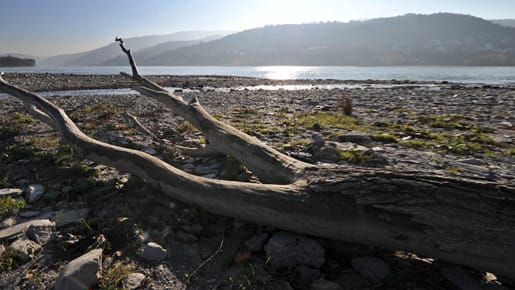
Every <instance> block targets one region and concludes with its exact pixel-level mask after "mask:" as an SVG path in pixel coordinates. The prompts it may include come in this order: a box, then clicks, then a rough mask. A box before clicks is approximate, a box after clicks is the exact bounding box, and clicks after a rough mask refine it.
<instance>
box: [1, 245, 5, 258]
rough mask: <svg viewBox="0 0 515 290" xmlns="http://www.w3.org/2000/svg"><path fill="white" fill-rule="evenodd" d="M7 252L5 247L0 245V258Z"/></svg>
mask: <svg viewBox="0 0 515 290" xmlns="http://www.w3.org/2000/svg"><path fill="white" fill-rule="evenodd" d="M4 252H5V247H4V245H2V244H0V256H1V255H2V254H3V253H4Z"/></svg>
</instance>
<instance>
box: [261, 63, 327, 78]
mask: <svg viewBox="0 0 515 290" xmlns="http://www.w3.org/2000/svg"><path fill="white" fill-rule="evenodd" d="M256 70H257V71H258V72H261V73H263V77H264V78H267V79H274V80H290V79H299V78H300V79H302V78H306V77H307V75H308V74H310V73H313V72H314V71H316V70H318V68H316V67H311V66H260V67H258V68H257V69H256ZM303 76H304V77H303Z"/></svg>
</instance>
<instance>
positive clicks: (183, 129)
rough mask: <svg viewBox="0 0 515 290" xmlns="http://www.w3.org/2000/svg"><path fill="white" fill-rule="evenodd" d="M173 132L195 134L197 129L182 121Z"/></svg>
mask: <svg viewBox="0 0 515 290" xmlns="http://www.w3.org/2000/svg"><path fill="white" fill-rule="evenodd" d="M175 130H177V132H179V133H186V132H197V131H198V130H197V128H195V126H193V125H192V124H191V123H190V122H188V121H183V122H182V123H181V124H179V125H178V126H177V127H175Z"/></svg>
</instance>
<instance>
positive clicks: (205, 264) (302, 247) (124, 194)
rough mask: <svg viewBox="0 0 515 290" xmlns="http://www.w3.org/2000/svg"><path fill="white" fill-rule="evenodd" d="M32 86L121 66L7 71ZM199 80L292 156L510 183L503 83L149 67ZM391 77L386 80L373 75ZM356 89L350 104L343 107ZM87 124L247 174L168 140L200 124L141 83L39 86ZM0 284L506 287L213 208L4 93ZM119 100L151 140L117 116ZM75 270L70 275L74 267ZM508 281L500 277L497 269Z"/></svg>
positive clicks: (179, 161)
mask: <svg viewBox="0 0 515 290" xmlns="http://www.w3.org/2000/svg"><path fill="white" fill-rule="evenodd" d="M4 78H5V79H6V80H9V81H11V82H13V83H15V84H18V85H20V86H23V87H25V88H27V89H30V90H36V91H47V90H70V89H74V90H76V89H96V88H102V89H104V88H127V87H130V86H131V85H133V84H132V83H131V82H130V81H128V80H127V79H126V78H124V77H122V76H118V75H116V76H115V75H90V76H81V75H60V74H8V75H5V77H4ZM152 79H153V80H154V81H156V82H158V83H160V84H162V85H165V86H170V87H180V88H195V89H200V90H199V91H198V92H181V91H180V92H177V93H178V94H181V95H182V96H183V97H184V98H185V99H190V98H194V97H197V98H198V99H199V100H200V102H201V103H202V104H203V105H204V107H205V108H206V109H207V110H208V111H209V112H210V113H211V114H212V115H213V116H215V117H216V118H218V119H220V120H223V121H224V122H228V123H231V124H232V125H234V126H235V127H237V128H239V129H240V130H243V131H245V132H247V133H249V134H251V135H253V136H256V137H257V138H259V139H261V140H263V141H265V142H267V143H268V144H271V145H273V146H274V147H276V148H278V149H279V150H281V151H283V152H286V153H288V154H290V155H292V156H295V157H297V158H299V159H302V160H306V161H309V162H313V163H316V162H326V163H338V164H341V165H348V166H373V167H377V168H389V169H400V170H411V171H414V172H420V171H425V172H430V171H438V172H441V173H445V174H449V175H458V176H460V175H462V176H470V177H474V178H481V179H486V180H490V181H495V182H497V183H499V184H509V185H512V186H513V184H514V176H515V174H514V173H515V171H514V168H513V164H514V162H513V161H514V158H515V157H514V154H515V144H514V138H515V132H514V129H515V127H514V124H515V90H514V89H515V88H514V87H509V86H508V87H495V86H484V85H475V86H464V85H458V84H449V83H438V84H437V83H425V82H416V83H413V82H408V81H397V80H392V81H383V82H375V81H367V82H360V83H365V84H367V85H370V86H365V87H362V88H354V89H331V90H328V89H327V90H326V89H309V90H295V91H289V90H273V91H272V90H231V89H229V90H224V91H219V90H212V89H209V90H202V88H232V87H238V86H256V85H283V84H311V85H314V86H316V85H320V84H357V83H358V82H353V81H345V82H343V81H336V80H310V81H306V80H297V81H275V80H263V79H255V78H240V77H217V76H203V77H191V76H153V77H152ZM374 84H383V85H384V84H391V85H395V86H390V87H388V86H378V87H375V86H373V85H374ZM344 96H346V97H348V98H349V99H350V100H352V107H353V108H352V114H351V115H350V116H346V115H344V114H343V113H342V110H341V107H339V105H340V103H341V100H342V98H343V97H344ZM49 99H50V100H51V101H52V102H55V103H56V104H58V105H59V106H61V107H62V108H64V109H65V111H66V112H67V113H68V114H69V115H70V116H71V118H72V119H73V120H74V121H75V122H76V123H77V124H78V125H79V127H80V128H81V129H83V130H84V131H85V132H86V133H87V134H89V135H90V136H94V137H95V138H97V139H100V140H102V141H107V142H109V143H112V144H118V145H123V146H127V147H131V148H136V149H140V150H143V151H145V152H147V153H150V154H152V155H155V156H158V157H159V158H161V159H163V160H166V161H168V162H169V163H171V164H173V165H174V166H177V167H179V168H182V169H183V170H185V171H188V172H191V173H194V174H197V175H202V176H206V177H211V178H220V179H229V180H242V181H249V182H258V181H257V180H256V178H255V177H254V176H253V175H252V173H251V172H248V171H247V170H246V169H245V168H244V167H243V166H241V165H240V164H238V163H237V162H235V161H234V160H232V159H228V158H224V157H205V158H200V157H188V156H185V155H183V154H181V153H180V152H179V151H177V150H175V149H174V148H173V145H174V144H179V145H186V146H200V145H201V144H202V143H205V142H206V140H205V139H204V138H203V137H202V136H200V135H199V133H198V131H196V130H195V129H194V128H193V127H192V126H191V125H190V124H189V123H187V122H185V121H183V120H182V119H180V118H178V117H176V116H174V115H173V114H171V113H170V112H169V111H167V110H166V109H164V108H162V106H160V105H159V104H156V103H155V102H153V101H151V100H148V99H146V98H144V97H141V96H138V95H135V94H134V95H132V94H127V95H116V96H113V95H98V96H60V97H49ZM0 112H1V113H0V120H1V123H0V124H1V125H0V148H1V150H0V152H1V156H0V177H2V179H0V206H1V207H0V254H1V256H0V273H1V274H0V289H49V288H51V287H55V289H81V288H74V287H76V286H74V285H75V284H74V283H75V282H76V281H81V283H84V284H83V285H87V286H86V287H96V288H93V289H122V287H125V288H126V289H510V288H509V287H510V286H509V285H508V284H506V283H504V284H503V283H502V282H501V281H500V280H498V279H497V278H496V277H495V273H485V272H479V271H476V270H472V269H468V268H465V267H463V266H457V265H452V264H448V263H446V262H444V261H440V260H434V259H432V257H419V256H417V255H416V253H408V252H404V251H403V249H381V248H377V247H370V246H365V245H359V244H351V243H345V242H339V241H331V240H327V239H319V238H313V237H306V236H302V235H297V234H293V233H288V232H284V231H281V230H278V229H274V228H271V227H267V226H261V225H256V224H250V223H246V222H244V221H239V220H234V219H229V218H225V217H220V216H216V215H212V214H210V213H207V212H205V211H203V210H200V209H197V208H193V207H190V206H188V205H186V204H183V203H181V202H179V201H176V200H170V199H169V198H166V197H164V196H163V195H161V194H160V193H159V191H157V190H156V189H154V188H151V187H149V186H148V185H146V184H145V183H144V182H143V181H141V180H139V179H138V178H136V177H135V176H131V175H128V174H126V173H124V172H119V171H117V170H114V169H113V168H109V167H106V166H103V165H102V164H96V163H93V162H91V161H88V160H82V159H81V158H80V156H77V155H76V154H75V152H73V150H71V148H70V147H68V146H66V145H62V144H59V139H58V137H57V136H56V134H55V133H54V132H52V130H51V129H50V128H49V127H47V126H46V125H43V124H42V123H40V122H39V121H36V120H35V119H33V118H32V117H30V116H28V115H26V113H25V111H24V108H23V106H22V104H21V102H19V101H18V100H16V99H14V98H12V97H7V98H0ZM125 112H130V113H131V114H132V115H134V116H136V117H137V118H138V120H139V121H140V122H141V123H142V124H143V125H144V126H145V127H146V128H147V129H149V130H150V131H151V132H153V133H154V134H155V135H157V136H158V137H159V139H161V140H164V141H162V142H157V141H156V140H155V139H152V138H151V137H150V136H148V135H145V134H142V133H141V132H140V131H139V130H138V128H137V127H136V126H135V125H134V124H133V122H131V120H130V119H127V118H126V115H125V114H124V113H125ZM74 281H75V282H74ZM503 282H509V281H503Z"/></svg>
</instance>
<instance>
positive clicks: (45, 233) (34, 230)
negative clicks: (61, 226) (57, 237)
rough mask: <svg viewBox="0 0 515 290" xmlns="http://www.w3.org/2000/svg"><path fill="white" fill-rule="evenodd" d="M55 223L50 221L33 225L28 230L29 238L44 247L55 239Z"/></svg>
mask: <svg viewBox="0 0 515 290" xmlns="http://www.w3.org/2000/svg"><path fill="white" fill-rule="evenodd" d="M54 231H55V223H54V222H52V221H50V220H42V221H41V222H39V223H36V224H31V225H29V227H28V228H27V232H26V233H27V237H29V239H31V240H33V241H34V242H36V243H38V244H40V245H44V244H46V243H47V242H48V241H50V240H51V239H52V238H53V237H54Z"/></svg>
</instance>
